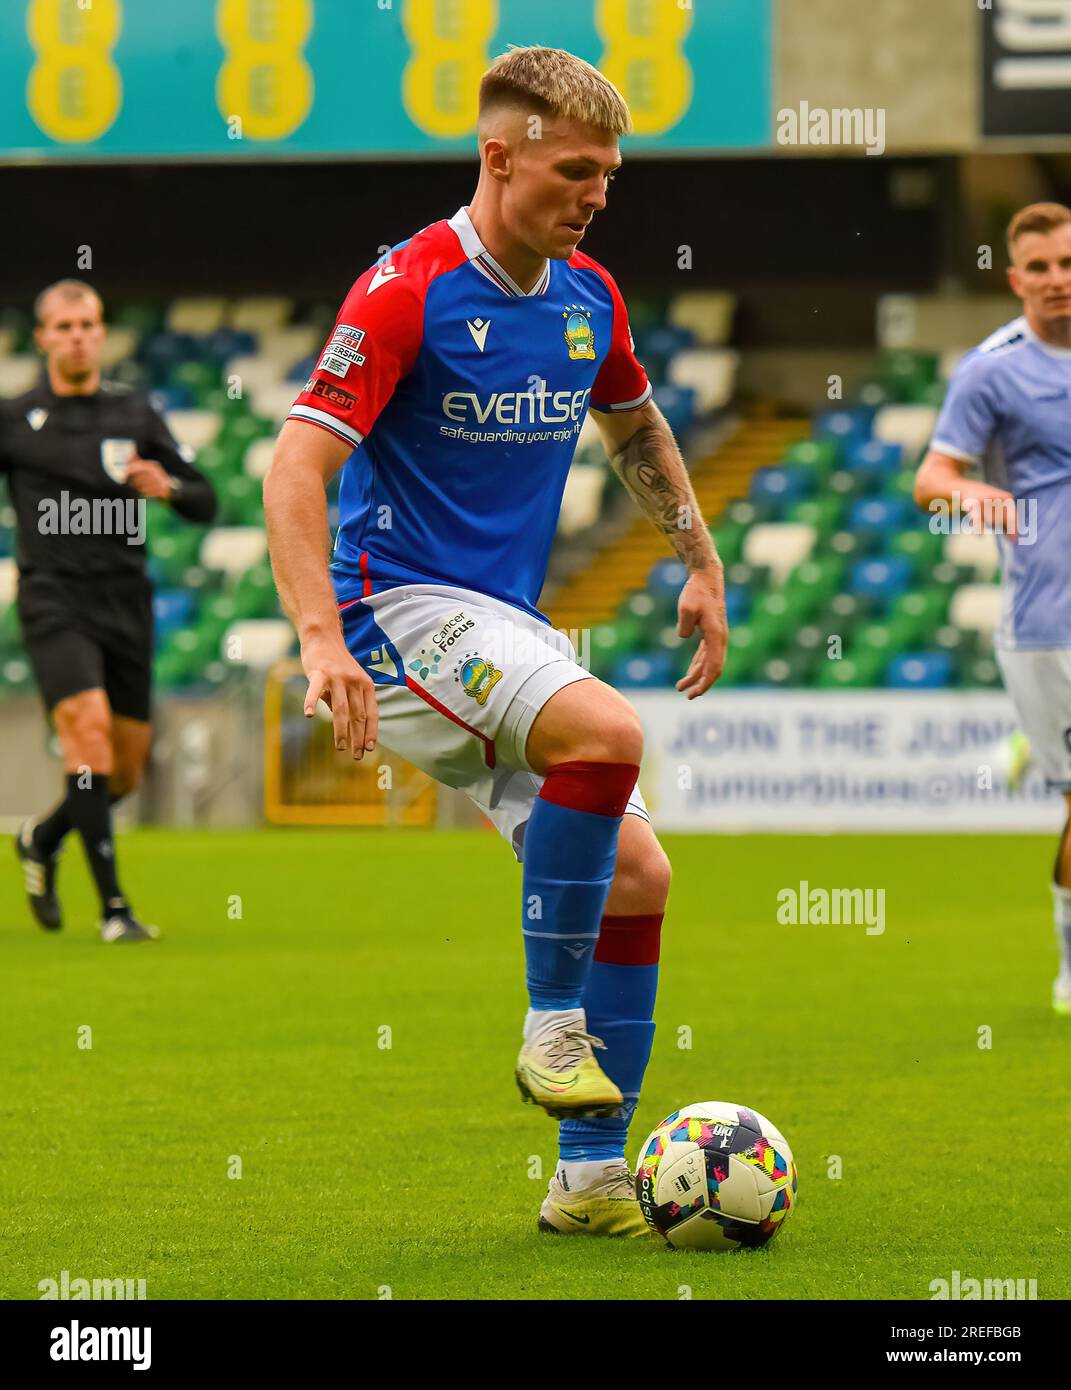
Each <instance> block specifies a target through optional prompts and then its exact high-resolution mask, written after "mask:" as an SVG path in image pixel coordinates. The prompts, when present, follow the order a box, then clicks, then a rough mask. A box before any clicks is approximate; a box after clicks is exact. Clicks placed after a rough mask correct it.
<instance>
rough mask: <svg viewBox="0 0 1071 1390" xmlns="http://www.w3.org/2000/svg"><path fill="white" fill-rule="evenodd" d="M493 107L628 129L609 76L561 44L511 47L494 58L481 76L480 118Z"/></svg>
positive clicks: (621, 132) (621, 101)
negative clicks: (554, 45)
mask: <svg viewBox="0 0 1071 1390" xmlns="http://www.w3.org/2000/svg"><path fill="white" fill-rule="evenodd" d="M498 106H519V107H522V108H524V109H525V110H527V111H531V112H534V113H535V114H536V115H539V116H564V117H565V118H566V119H568V120H574V121H582V122H583V123H584V124H585V125H591V126H595V127H596V129H598V130H606V131H611V132H613V134H615V135H631V133H632V117H631V115H630V114H629V109H628V105H627V103H626V101H625V98H624V97H623V96H622V95H621V93H620V92H619V91H618V90H617V88H616V87H615V86H614V84H613V83H612V82H611V81H610V79H609V78H608V77H604V76H603V74H602V73H601V72H600V71H599V69H598V68H596V67H592V65H591V64H590V63H586V62H585V61H584V59H583V58H578V57H577V56H576V55H575V54H573V53H567V52H566V51H565V49H563V48H535V47H533V48H510V49H509V50H508V51H507V52H505V53H503V54H501V55H500V56H499V57H497V58H496V59H495V61H494V62H493V63H492V64H491V66H490V67H489V68H488V69H487V71H486V72H485V73H484V75H483V77H482V79H481V80H480V116H481V117H482V116H484V115H485V114H486V113H487V112H488V111H490V110H491V109H492V108H494V107H498Z"/></svg>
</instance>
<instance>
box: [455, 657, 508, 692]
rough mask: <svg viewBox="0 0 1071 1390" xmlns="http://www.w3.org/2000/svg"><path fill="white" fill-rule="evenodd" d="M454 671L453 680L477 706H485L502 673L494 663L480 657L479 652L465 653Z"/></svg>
mask: <svg viewBox="0 0 1071 1390" xmlns="http://www.w3.org/2000/svg"><path fill="white" fill-rule="evenodd" d="M454 671H455V674H454V680H455V681H457V682H458V683H459V685H460V686H461V687H462V689H463V690H464V692H465V694H466V695H471V696H472V698H473V699H474V700H475V701H476V703H477V704H478V705H486V703H487V697H488V695H490V693H491V691H492V690H494V688H495V686H496V685H497V684H498V682H499V681H500V680H501V679H502V672H501V671H500V670H499V669H498V667H497V666H496V665H495V664H494V662H493V661H488V660H487V659H486V658H485V657H482V656H480V654H479V652H466V653H465V658H464V660H463V661H461V662H460V663H459V664H458V665H457V666H456V667H455V668H454Z"/></svg>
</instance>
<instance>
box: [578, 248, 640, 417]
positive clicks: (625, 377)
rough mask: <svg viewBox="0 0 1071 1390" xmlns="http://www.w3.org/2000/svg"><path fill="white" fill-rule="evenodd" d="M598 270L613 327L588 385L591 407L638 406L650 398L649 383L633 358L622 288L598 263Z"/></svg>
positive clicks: (615, 408) (623, 408) (632, 407)
mask: <svg viewBox="0 0 1071 1390" xmlns="http://www.w3.org/2000/svg"><path fill="white" fill-rule="evenodd" d="M598 269H599V273H600V274H601V276H602V278H603V280H604V281H605V282H606V285H607V287H608V288H609V290H610V294H611V296H612V298H613V302H614V327H613V333H612V335H611V338H610V350H609V352H608V353H607V354H606V356H605V358H604V359H603V363H602V366H601V367H600V368H599V372H598V375H597V376H596V378H595V385H594V386H593V387H592V389H591V408H592V410H602V411H607V412H609V411H618V410H639V408H640V406H641V405H646V404H647V402H648V401H649V400H650V399H651V394H652V389H651V383H650V382H649V381H648V380H647V373H646V372H645V371H644V369H643V368H642V367H641V366H640V364H639V362H638V361H637V360H636V350H635V347H634V346H633V342H632V333H631V331H630V329H629V326H628V310H627V309H626V308H625V301H624V299H623V298H622V297H621V291H620V290H619V289H618V288H617V284H616V282H615V280H614V278H613V276H612V275H609V274H607V272H606V271H605V270H603V268H602V267H601V266H600V267H599V268H598Z"/></svg>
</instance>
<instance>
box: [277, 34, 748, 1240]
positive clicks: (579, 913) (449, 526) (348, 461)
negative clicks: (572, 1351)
mask: <svg viewBox="0 0 1071 1390" xmlns="http://www.w3.org/2000/svg"><path fill="white" fill-rule="evenodd" d="M631 128H632V123H631V118H630V116H629V112H628V108H627V106H626V104H625V102H624V100H623V99H622V97H621V95H620V93H619V92H618V91H617V89H616V88H615V87H614V86H613V85H612V84H611V83H610V82H609V81H608V80H607V79H606V78H605V77H603V76H602V74H601V73H599V72H598V71H597V69H595V68H593V67H592V66H590V65H589V64H588V63H585V62H583V61H582V60H581V59H579V58H576V57H574V56H573V55H571V54H569V53H565V52H562V51H561V50H557V49H549V48H518V49H513V50H511V51H510V52H508V53H506V54H504V55H502V56H501V57H500V58H498V59H497V60H496V61H495V62H494V63H493V64H492V66H491V67H490V68H489V70H488V71H487V72H486V74H485V75H484V77H483V79H482V82H481V85H480V97H479V121H478V141H479V152H480V177H479V183H478V186H477V189H476V192H475V195H474V196H473V198H472V201H471V203H470V204H469V205H468V206H467V207H463V208H461V209H460V210H459V211H458V212H457V213H456V214H455V215H454V216H453V217H451V218H450V219H449V220H448V221H441V222H435V223H433V224H432V225H431V226H428V227H425V228H424V229H423V230H422V231H419V232H417V233H416V234H415V235H414V236H412V237H411V238H410V239H409V240H408V241H405V242H403V243H401V244H400V245H399V246H396V247H394V248H393V249H392V251H391V252H390V253H389V254H388V255H387V256H385V257H384V258H383V259H381V260H380V261H378V262H377V263H376V264H375V265H373V266H371V267H370V268H369V269H368V270H366V271H365V272H364V273H363V274H362V275H361V276H360V277H359V278H358V280H357V281H356V283H355V284H354V286H353V288H352V290H351V291H350V293H349V295H348V296H347V298H346V300H345V303H344V304H343V306H342V310H341V312H340V314H339V317H338V320H337V322H336V324H335V328H334V331H333V333H332V334H331V337H330V339H329V341H328V343H327V345H326V347H325V349H324V352H323V355H322V357H321V358H320V360H319V362H318V365H317V367H316V369H315V371H314V372H313V374H312V376H311V378H310V380H309V381H308V382H307V383H306V385H305V388H304V390H303V391H302V392H301V394H300V395H299V396H298V398H297V401H296V403H295V404H294V407H293V410H292V412H291V415H290V418H289V420H288V421H287V422H286V424H285V425H284V427H283V430H282V432H281V433H280V436H279V441H278V445H277V448H276V453H275V459H274V463H273V466H272V469H271V473H270V475H269V477H268V479H267V480H266V483H265V489H264V500H265V507H266V512H267V520H268V534H269V541H270V545H271V556H272V563H273V565H274V568H275V574H276V579H277V583H278V586H279V591H280V594H281V596H282V599H283V602H284V604H285V606H286V609H287V612H288V613H289V614H290V616H291V617H292V619H293V621H294V624H295V626H296V628H297V630H298V634H299V636H300V639H301V654H302V661H303V664H304V668H305V672H306V675H307V677H308V681H309V685H308V693H307V697H306V704H305V712H306V714H307V715H312V714H313V712H314V711H315V708H316V704H317V702H318V701H319V700H321V699H323V700H324V701H325V702H326V703H327V704H328V705H329V706H330V708H331V711H332V714H333V719H334V731H335V742H336V746H337V747H338V748H339V749H347V748H349V749H351V750H352V751H353V756H354V757H356V758H358V759H360V758H362V757H363V756H364V755H365V754H367V753H369V752H371V751H372V750H373V749H374V748H375V747H376V744H377V741H378V740H380V739H382V742H383V744H384V745H385V746H386V747H388V748H390V749H393V750H395V751H396V752H398V753H399V754H401V755H403V756H404V757H406V758H408V759H409V760H410V761H411V762H413V763H415V764H416V765H417V766H418V767H421V768H423V769H424V770H425V771H426V772H427V773H429V774H430V775H431V776H432V777H434V778H436V779H437V780H439V781H440V782H443V783H445V784H446V785H448V786H451V787H458V788H462V789H463V790H464V791H466V792H467V793H468V795H469V796H470V797H471V798H472V799H473V800H474V801H475V802H476V804H477V805H479V806H480V807H481V808H482V809H483V810H484V811H485V813H486V814H487V815H488V816H489V817H490V818H491V820H492V821H493V822H494V824H495V825H496V826H497V828H498V829H499V831H500V832H501V833H502V835H503V836H504V837H505V838H506V840H507V841H508V842H509V843H510V844H511V845H512V847H513V849H514V851H515V853H516V856H517V858H518V860H520V861H521V863H522V865H523V872H522V884H521V912H520V918H521V928H522V931H523V939H524V947H525V957H526V966H527V986H528V997H529V1004H530V1008H529V1010H528V1014H527V1017H526V1019H525V1023H524V1040H523V1046H522V1048H521V1051H520V1055H519V1057H518V1059H517V1064H516V1079H517V1082H518V1085H519V1086H520V1089H521V1092H522V1095H523V1096H524V1098H525V1099H527V1100H530V1101H534V1102H535V1103H536V1104H537V1105H539V1106H541V1107H542V1108H543V1109H544V1110H545V1111H546V1112H547V1113H548V1114H550V1115H552V1116H554V1117H557V1118H558V1119H559V1120H560V1153H561V1161H560V1163H559V1165H558V1167H557V1170H556V1172H555V1175H554V1178H553V1179H552V1181H551V1184H550V1191H549V1193H548V1196H547V1200H546V1201H545V1202H544V1203H543V1207H542V1210H541V1213H540V1223H539V1224H540V1227H541V1229H544V1230H556V1231H565V1232H569V1233H579V1234H588V1235H596V1234H604V1235H611V1234H621V1235H641V1234H643V1233H644V1232H645V1230H646V1227H645V1225H644V1221H643V1218H642V1215H641V1213H640V1211H639V1206H638V1203H637V1202H636V1200H635V1195H634V1193H633V1190H632V1183H631V1180H630V1176H629V1172H628V1168H627V1165H626V1162H625V1140H626V1136H627V1132H628V1125H629V1121H630V1120H631V1117H632V1113H633V1110H634V1109H635V1105H636V1101H637V1098H638V1096H639V1091H640V1083H641V1080H642V1078H643V1074H644V1071H645V1069H646V1066H647V1062H648V1058H649V1056H650V1052H651V1046H652V1041H653V1035H654V1023H653V1022H652V1018H653V1013H654V1000H655V987H656V977H657V961H658V945H659V932H660V928H661V923H662V917H663V912H664V909H665V905H666V898H667V894H668V890H669V880H670V867H669V863H668V860H667V858H666V855H665V853H664V852H663V850H662V848H661V846H660V845H659V843H658V841H657V839H656V838H655V835H654V833H653V831H652V829H651V824H650V821H649V818H648V816H647V813H646V810H645V809H644V805H643V800H642V798H641V796H640V794H639V791H638V790H637V788H636V778H637V774H638V771H639V763H640V755H641V751H642V730H641V725H640V721H639V718H638V716H637V715H636V712H635V710H634V709H633V707H632V706H631V705H630V704H629V703H628V701H627V700H625V699H624V697H623V696H622V695H620V694H618V693H617V692H616V691H615V690H613V689H612V688H610V687H609V686H607V685H604V684H603V683H602V682H601V681H599V680H597V679H596V678H595V677H593V676H592V675H591V673H590V672H589V671H587V670H585V669H583V668H582V667H581V666H580V665H579V664H578V661H577V658H576V653H575V651H574V650H573V648H572V645H571V644H570V643H569V642H568V641H567V640H564V639H563V638H562V637H561V635H560V634H558V633H556V632H554V631H553V630H552V629H551V627H550V625H549V623H548V622H547V620H546V619H545V618H544V617H543V615H542V614H541V613H540V612H539V610H538V609H537V607H536V603H537V600H538V598H539V594H540V590H541V588H542V585H543V581H544V577H545V573H546V566H547V558H548V555H549V552H550V547H551V543H552V541H553V538H554V532H555V528H556V525H557V520H558V513H559V510H560V506H561V499H562V493H563V490H564V487H565V480H566V476H567V474H568V471H569V466H570V463H571V460H572V457H573V452H574V450H575V447H576V441H577V437H578V435H579V432H580V428H581V426H582V424H583V422H584V418H585V416H586V414H587V411H588V409H589V407H590V408H591V409H592V410H594V411H595V412H596V415H595V418H596V420H597V421H598V424H599V427H600V429H601V432H602V436H603V439H604V442H605V444H606V448H607V452H608V453H609V455H610V457H611V459H612V461H613V464H614V467H615V469H616V471H617V473H618V474H619V475H620V477H621V479H622V480H623V482H624V484H625V486H626V488H627V489H628V490H629V492H630V494H631V495H632V496H633V497H634V498H635V500H636V502H637V503H638V504H639V506H640V507H641V508H642V509H643V510H644V511H645V512H646V514H647V515H648V516H649V517H650V518H651V520H652V521H653V522H654V523H655V525H656V526H657V527H658V528H659V529H660V530H661V531H662V532H663V533H664V535H665V536H666V538H667V540H668V541H669V542H670V544H671V545H672V546H673V548H674V549H675V550H676V553H677V554H678V555H679V557H680V559H681V560H682V561H683V562H684V564H685V565H686V566H687V569H688V579H687V581H686V583H685V585H684V587H683V589H682V592H681V596H680V601H679V618H680V631H681V633H682V634H683V635H684V636H689V635H690V634H692V633H693V632H698V634H699V635H700V640H699V644H698V647H697V650H696V654H695V658H694V660H693V662H692V664H691V666H690V668H689V670H688V672H687V673H686V675H685V676H684V677H683V678H682V680H681V681H679V682H678V689H679V690H681V691H682V692H683V693H685V694H686V695H687V697H688V698H689V699H693V698H695V697H696V696H698V695H701V694H702V693H703V692H704V691H706V690H707V689H708V688H709V687H710V686H711V685H712V683H713V682H714V681H715V680H716V679H717V677H718V675H719V674H720V672H721V668H722V664H723V661H724V653H725V645H726V621H725V604H724V589H723V581H722V569H721V564H720V562H719V560H718V557H717V555H716V553H715V550H714V547H713V545H712V543H711V540H710V537H709V535H708V533H707V530H706V527H705V525H704V524H703V520H702V517H701V516H700V512H699V508H698V506H697V505H696V501H695V496H694V494H693V491H692V488H691V485H690V482H689V479H688V475H687V472H686V470H685V467H684V463H683V461H682V459H681V456H680V453H679V451H678V449H677V447H676V445H675V443H674V440H673V436H672V434H671V432H670V430H669V428H668V426H667V424H666V422H665V419H664V418H663V416H662V414H661V413H660V411H659V410H658V409H657V407H656V406H655V405H654V403H653V402H652V400H651V387H650V384H649V382H648V380H647V376H646V373H645V372H644V370H643V368H642V367H641V366H640V364H639V363H638V362H637V360H636V358H635V356H634V354H633V349H632V339H631V335H630V333H629V329H628V317H627V314H626V310H625V305H624V301H623V300H622V297H621V294H620V292H619V290H618V288H617V285H616V284H615V283H614V281H613V279H612V278H611V276H610V275H609V274H608V272H607V271H606V270H604V269H603V267H602V266H600V265H599V264H598V263H597V262H595V261H593V260H592V259H591V258H590V257H588V256H586V255H584V254H583V253H582V252H581V251H580V250H579V249H578V248H579V245H580V242H581V241H582V240H583V238H584V235H585V230H586V228H587V226H588V224H589V223H590V222H591V219H592V218H593V217H594V215H595V214H596V213H597V212H599V211H601V210H602V209H603V208H604V207H605V206H606V195H607V186H608V183H609V181H610V180H611V179H612V178H613V176H614V172H615V170H616V169H617V168H618V166H619V165H620V162H621V157H620V152H619V147H618V137H619V136H620V135H623V134H627V133H628V132H629V131H630V130H631ZM340 468H341V469H342V470H343V473H342V483H341V492H340V510H341V520H340V526H339V531H338V536H337V539H336V543H335V549H334V558H333V561H332V563H331V566H330V571H329V568H328V562H327V528H326V512H325V496H324V490H325V487H326V485H327V483H328V482H329V481H330V479H331V478H332V476H333V475H334V474H335V473H336V472H337V471H338V470H339V469H340ZM642 577H643V576H642V575H637V579H638V580H642ZM596 1054H598V1055H597V1056H596Z"/></svg>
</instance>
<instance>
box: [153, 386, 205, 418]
mask: <svg viewBox="0 0 1071 1390" xmlns="http://www.w3.org/2000/svg"><path fill="white" fill-rule="evenodd" d="M149 399H150V400H151V401H152V403H153V405H154V406H155V407H156V409H157V410H160V411H165V412H166V411H168V410H189V409H191V408H192V407H193V405H194V404H195V401H194V396H193V392H192V391H191V390H190V388H189V387H188V386H155V387H153V389H152V390H151V391H150V392H149Z"/></svg>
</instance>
